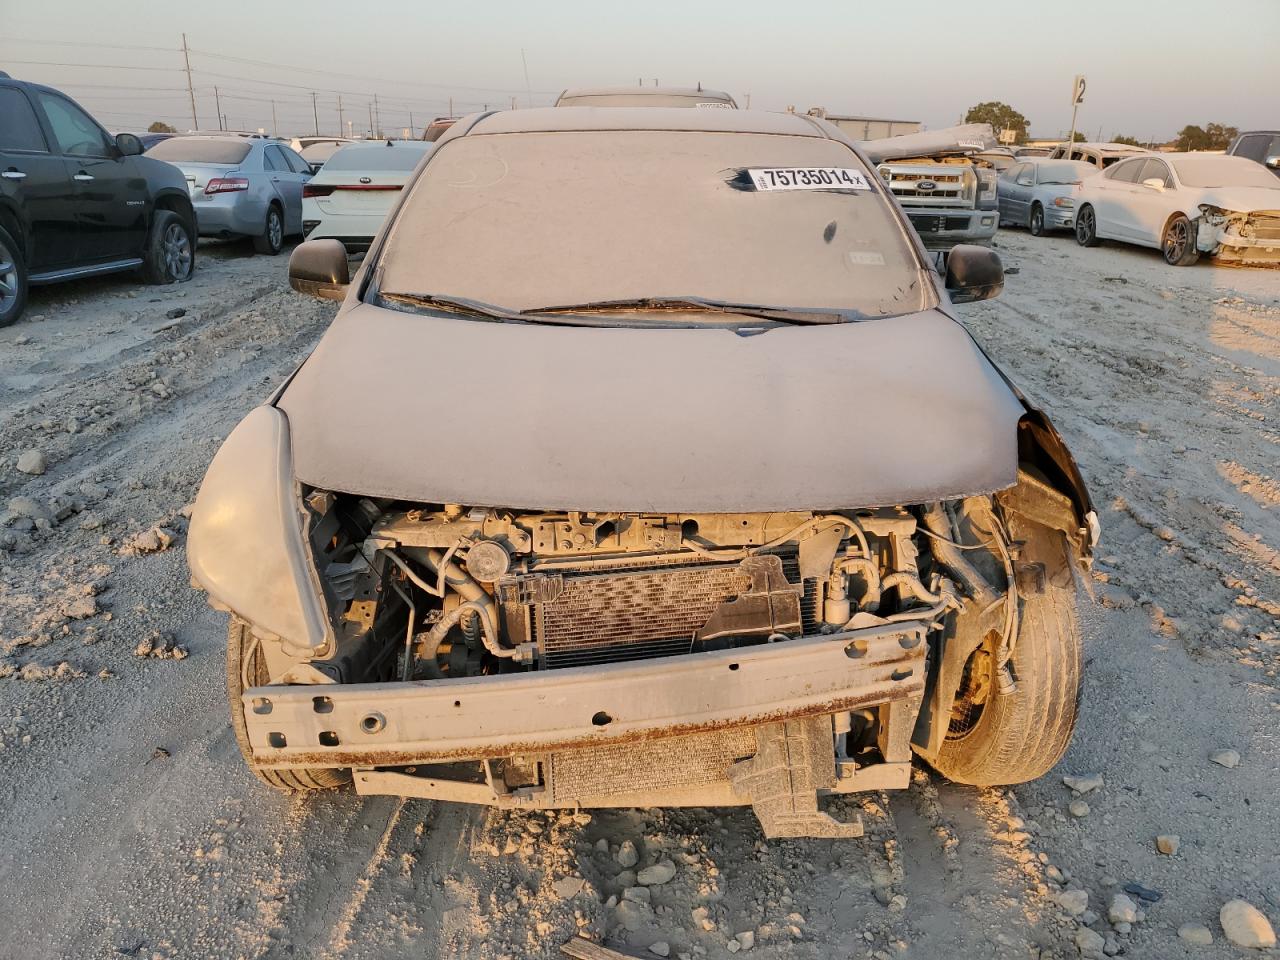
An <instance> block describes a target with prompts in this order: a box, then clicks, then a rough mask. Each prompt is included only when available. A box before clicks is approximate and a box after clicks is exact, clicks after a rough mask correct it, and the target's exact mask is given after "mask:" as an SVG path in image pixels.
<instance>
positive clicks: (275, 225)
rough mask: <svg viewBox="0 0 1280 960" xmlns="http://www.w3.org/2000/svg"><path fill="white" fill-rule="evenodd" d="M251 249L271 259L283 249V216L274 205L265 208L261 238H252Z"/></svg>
mask: <svg viewBox="0 0 1280 960" xmlns="http://www.w3.org/2000/svg"><path fill="white" fill-rule="evenodd" d="M253 249H254V250H256V251H257V252H258V253H265V254H269V255H270V256H273V257H274V256H275V255H276V254H277V253H279V252H280V251H281V250H283V249H284V214H283V213H281V212H280V208H279V207H277V206H276V205H275V204H274V203H273V204H271V206H269V207H267V220H266V222H265V223H264V224H263V225H262V234H261V236H257V237H254V238H253Z"/></svg>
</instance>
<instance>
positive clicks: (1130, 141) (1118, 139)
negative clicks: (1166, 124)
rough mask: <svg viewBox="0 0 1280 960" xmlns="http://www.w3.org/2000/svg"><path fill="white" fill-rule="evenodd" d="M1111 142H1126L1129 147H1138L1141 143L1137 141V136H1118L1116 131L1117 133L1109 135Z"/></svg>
mask: <svg viewBox="0 0 1280 960" xmlns="http://www.w3.org/2000/svg"><path fill="white" fill-rule="evenodd" d="M1111 142H1112V143H1127V144H1128V145H1129V146H1131V147H1140V146H1142V144H1141V143H1139V142H1138V138H1137V137H1122V136H1120V134H1118V133H1117V134H1114V135H1113V136H1112V137H1111Z"/></svg>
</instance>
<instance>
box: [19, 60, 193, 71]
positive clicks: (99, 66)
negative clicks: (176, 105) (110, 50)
mask: <svg viewBox="0 0 1280 960" xmlns="http://www.w3.org/2000/svg"><path fill="white" fill-rule="evenodd" d="M5 63H21V64H23V65H25V66H35V67H84V68H85V69H89V70H163V71H165V72H166V73H181V72H182V68H181V67H135V66H129V65H126V64H121V63H60V62H58V61H56V60H10V59H8V58H6V59H5Z"/></svg>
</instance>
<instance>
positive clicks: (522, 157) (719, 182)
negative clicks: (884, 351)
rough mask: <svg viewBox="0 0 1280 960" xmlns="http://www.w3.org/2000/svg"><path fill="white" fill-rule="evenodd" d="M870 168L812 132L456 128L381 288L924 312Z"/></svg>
mask: <svg viewBox="0 0 1280 960" xmlns="http://www.w3.org/2000/svg"><path fill="white" fill-rule="evenodd" d="M794 168H803V169H804V170H806V171H810V172H806V173H799V172H795V170H794ZM788 170H790V171H793V172H791V173H788V172H786V171H788ZM823 170H825V171H826V173H825V174H824V173H822V172H821V171H823ZM770 171H772V172H770ZM824 177H825V179H824ZM770 178H772V181H770ZM873 178H874V174H873V173H872V172H870V171H868V170H867V169H866V168H865V167H864V166H862V164H861V163H860V162H859V160H858V158H857V155H856V154H854V153H853V152H852V151H850V150H849V149H848V148H847V147H845V146H843V145H841V144H839V143H837V142H834V141H830V140H823V139H819V138H817V137H797V136H778V135H765V134H745V133H706V132H690V131H621V132H619V131H608V132H601V131H573V132H555V133H517V134H490V135H479V136H468V137H464V138H462V139H459V140H455V141H452V142H451V143H449V144H448V145H447V146H445V147H443V148H442V149H441V150H440V152H439V153H438V154H437V155H436V156H435V157H434V158H433V159H432V160H431V162H430V163H429V164H428V165H427V167H426V169H425V170H424V172H423V174H422V176H421V177H420V178H419V180H418V181H417V184H416V185H415V187H414V188H413V192H412V194H411V195H410V196H409V197H408V198H407V200H406V202H405V205H404V207H403V208H402V209H401V212H400V216H399V217H398V218H397V220H396V222H395V224H394V225H393V226H392V228H391V232H390V234H389V236H388V241H387V245H386V248H385V253H384V255H383V258H382V261H381V265H380V266H381V276H380V281H379V288H380V291H381V293H382V294H384V295H389V294H395V293H405V294H430V295H433V296H437V297H449V298H455V299H469V300H474V301H479V302H483V303H488V304H496V305H499V306H501V307H503V308H506V309H510V310H518V311H531V310H538V309H542V308H546V307H551V306H560V305H568V304H575V305H576V304H585V303H595V302H599V301H628V300H635V299H642V298H652V299H662V298H680V297H696V298H701V299H705V300H710V301H718V302H722V303H733V304H754V305H759V306H769V307H776V308H780V309H795V308H810V309H812V308H818V309H828V310H839V311H844V312H846V313H847V314H848V315H849V316H850V317H853V318H859V317H874V316H885V315H894V314H902V313H907V312H914V311H918V310H922V309H925V308H926V307H929V306H932V305H933V304H934V303H935V299H934V294H933V290H932V287H931V286H930V284H928V283H927V282H926V280H925V274H924V272H923V269H922V267H921V264H920V261H919V258H918V257H917V255H916V253H915V250H914V248H913V247H912V246H911V244H910V242H909V240H908V238H907V236H906V235H905V234H904V232H903V228H902V227H901V226H900V225H899V223H898V221H897V220H896V219H895V217H894V215H893V211H892V209H891V207H890V205H889V202H888V201H887V200H886V199H885V198H884V197H883V196H881V195H880V194H879V193H877V192H876V191H875V190H873V189H871V182H872V180H873ZM802 181H803V182H802Z"/></svg>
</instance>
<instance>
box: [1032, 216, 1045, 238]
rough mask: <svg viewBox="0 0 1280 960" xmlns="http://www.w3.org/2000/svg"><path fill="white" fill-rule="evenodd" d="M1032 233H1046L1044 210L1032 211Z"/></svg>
mask: <svg viewBox="0 0 1280 960" xmlns="http://www.w3.org/2000/svg"><path fill="white" fill-rule="evenodd" d="M1031 232H1032V233H1043V232H1044V211H1042V210H1032V211H1031Z"/></svg>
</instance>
